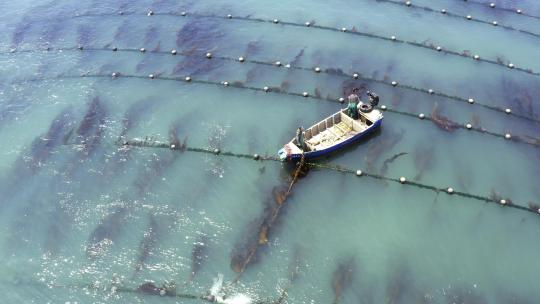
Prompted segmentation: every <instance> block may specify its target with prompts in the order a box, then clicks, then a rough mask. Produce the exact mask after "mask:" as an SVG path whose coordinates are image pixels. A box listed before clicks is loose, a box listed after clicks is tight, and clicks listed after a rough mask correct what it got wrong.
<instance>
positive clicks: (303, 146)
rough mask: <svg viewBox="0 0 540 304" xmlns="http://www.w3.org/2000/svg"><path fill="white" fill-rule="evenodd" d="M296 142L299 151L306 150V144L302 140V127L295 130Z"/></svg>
mask: <svg viewBox="0 0 540 304" xmlns="http://www.w3.org/2000/svg"><path fill="white" fill-rule="evenodd" d="M296 142H297V143H298V147H300V149H302V150H305V149H306V142H305V140H304V129H303V128H302V127H298V129H296Z"/></svg>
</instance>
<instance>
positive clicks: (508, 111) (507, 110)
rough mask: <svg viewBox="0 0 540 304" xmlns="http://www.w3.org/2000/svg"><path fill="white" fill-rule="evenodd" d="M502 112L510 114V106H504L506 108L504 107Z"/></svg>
mask: <svg viewBox="0 0 540 304" xmlns="http://www.w3.org/2000/svg"><path fill="white" fill-rule="evenodd" d="M504 113H506V114H510V113H512V110H511V109H510V108H506V109H504Z"/></svg>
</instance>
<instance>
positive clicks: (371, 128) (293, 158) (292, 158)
mask: <svg viewBox="0 0 540 304" xmlns="http://www.w3.org/2000/svg"><path fill="white" fill-rule="evenodd" d="M381 123H382V119H380V120H378V121H376V122H375V123H373V125H371V126H369V128H367V129H365V130H364V131H363V132H361V133H358V134H356V135H354V136H353V137H351V138H349V139H347V140H344V141H342V142H340V143H337V144H335V145H333V146H330V147H328V148H326V149H321V150H317V151H310V152H305V153H304V160H309V159H314V158H318V157H322V156H325V155H328V154H330V153H332V152H334V151H336V150H339V149H343V148H344V147H346V146H348V145H350V144H352V143H355V142H358V141H360V140H362V139H363V138H365V137H366V136H368V135H369V134H371V133H373V132H374V131H375V130H377V129H378V128H379V127H380V126H381ZM278 154H279V156H280V158H281V159H282V160H287V161H293V162H295V161H299V160H300V159H301V158H302V153H293V154H289V155H286V152H285V150H284V149H281V150H280V151H279V152H278Z"/></svg>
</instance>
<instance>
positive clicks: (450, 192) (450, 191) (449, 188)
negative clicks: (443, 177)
mask: <svg viewBox="0 0 540 304" xmlns="http://www.w3.org/2000/svg"><path fill="white" fill-rule="evenodd" d="M446 192H448V194H453V193H454V188H452V187H448V189H446Z"/></svg>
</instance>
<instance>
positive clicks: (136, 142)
mask: <svg viewBox="0 0 540 304" xmlns="http://www.w3.org/2000/svg"><path fill="white" fill-rule="evenodd" d="M122 145H124V146H135V147H144V148H165V149H172V150H180V149H176V148H174V147H173V148H171V144H169V143H166V142H160V141H154V140H142V139H137V138H135V139H131V140H127V141H125V142H123V143H122ZM181 151H189V152H196V153H205V154H214V155H216V156H217V155H223V156H228V157H235V158H243V159H252V160H254V161H273V162H279V163H281V161H280V160H279V158H278V157H274V156H267V155H259V154H244V153H234V152H227V151H217V152H216V151H214V150H211V149H205V148H196V147H185V149H182V150H181ZM255 156H256V157H255ZM302 165H306V166H308V167H310V168H318V169H322V170H331V171H337V172H342V173H346V174H350V175H355V176H359V177H362V176H366V177H369V178H372V179H377V180H383V181H388V182H394V183H399V184H403V185H404V186H411V187H416V188H421V189H425V190H431V191H433V192H436V193H439V192H445V193H447V194H449V195H456V196H460V197H465V198H470V199H474V200H477V201H482V202H486V203H495V204H498V205H501V206H506V207H509V208H515V209H518V210H522V211H527V212H530V213H535V214H539V213H540V209H539V208H540V207H537V206H536V205H534V204H531V205H530V207H525V206H523V205H518V204H514V203H513V202H512V200H511V199H509V198H502V197H499V196H498V195H492V196H482V195H478V194H472V193H467V192H461V191H455V190H454V189H453V188H451V187H446V188H444V187H437V186H433V185H428V184H424V183H419V182H414V181H408V180H407V179H406V178H405V177H400V178H394V177H388V176H384V175H380V174H375V173H369V172H365V171H361V170H353V169H351V168H346V167H343V166H340V165H335V164H331V163H326V164H324V163H313V162H305V163H304V164H302ZM298 168H301V167H298ZM297 174H298V171H297V172H296V174H295V178H297ZM293 183H294V179H293ZM293 183H291V185H292V184H293Z"/></svg>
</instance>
